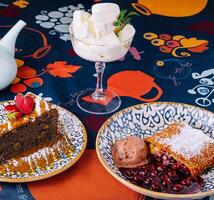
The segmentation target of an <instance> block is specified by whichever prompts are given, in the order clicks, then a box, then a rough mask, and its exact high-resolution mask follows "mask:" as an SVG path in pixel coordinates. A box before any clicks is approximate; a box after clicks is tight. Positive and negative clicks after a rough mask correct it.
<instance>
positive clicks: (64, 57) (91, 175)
mask: <svg viewBox="0 0 214 200" xmlns="http://www.w3.org/2000/svg"><path fill="white" fill-rule="evenodd" d="M96 2H98V1H96ZM96 2H92V1H89V0H79V1H77V0H73V1H69V0H60V1H57V0H52V1H47V0H1V1H0V37H2V36H4V34H5V33H6V32H7V31H8V30H9V28H10V27H11V26H12V25H14V24H15V22H17V21H18V20H19V19H22V20H24V21H26V22H27V26H26V27H25V28H24V29H23V30H22V32H21V33H20V35H19V36H18V39H17V43H16V49H15V51H16V59H17V64H18V74H17V77H16V79H15V80H14V82H13V84H11V85H10V86H9V87H8V88H7V89H5V90H3V91H0V101H4V100H9V99H13V98H14V96H15V94H16V93H18V92H23V93H25V92H28V91H31V92H33V93H35V94H38V95H40V96H42V97H44V98H45V99H46V100H49V101H52V102H53V103H55V104H58V105H60V106H62V107H65V108H67V109H68V110H70V111H72V112H73V113H74V114H75V115H77V116H78V117H79V119H80V120H81V121H82V122H83V123H84V125H85V127H86V129H87V133H88V146H87V150H86V152H85V154H84V155H83V157H82V158H81V159H80V161H79V162H78V163H77V164H76V165H74V166H73V167H72V168H70V169H69V170H67V171H66V172H64V173H62V174H60V175H57V176H55V177H53V178H50V179H47V180H43V181H38V182H34V183H28V184H10V183H0V199H2V200H29V199H38V200H48V199H51V200H58V199H62V200H69V199H78V200H85V199H93V200H95V199H102V200H105V199H106V200H110V199H117V200H119V199H121V200H122V199H123V200H125V199H130V200H131V199H132V200H148V199H152V198H149V197H145V196H143V195H139V194H137V193H135V192H133V191H131V190H129V189H128V188H126V187H125V186H123V185H121V184H120V183H118V182H117V181H116V180H115V179H114V178H113V177H111V175H109V174H108V173H107V172H106V171H105V170H104V168H103V167H102V166H101V164H100V163H99V161H98V159H97V157H96V153H95V150H94V148H95V138H96V134H97V131H98V130H99V127H100V126H101V125H102V123H103V122H104V121H105V120H106V119H107V118H108V117H110V116H111V115H112V114H109V115H99V116H96V115H91V114H87V113H85V112H82V111H81V110H80V109H79V108H78V107H77V105H76V102H75V101H76V97H77V96H78V94H80V93H81V92H82V91H83V90H84V89H86V88H88V87H90V88H93V87H94V86H95V82H96V77H95V69H94V63H92V62H88V61H86V60H83V59H81V58H80V57H78V56H77V55H76V54H75V52H74V51H73V49H72V46H71V42H70V35H69V31H68V27H69V24H70V23H71V21H72V15H73V11H74V10H76V9H84V10H86V11H90V7H91V5H92V4H94V3H96ZM103 2H104V1H103ZM105 2H108V1H105ZM111 2H113V1H111ZM114 2H116V3H118V4H119V5H120V7H121V9H127V10H129V11H137V12H138V13H139V15H140V16H139V17H133V20H132V24H133V25H134V27H135V28H136V35H135V38H134V41H133V43H132V45H131V48H130V49H129V52H128V54H127V55H126V56H125V57H124V58H121V59H120V60H118V61H116V62H113V63H108V64H107V67H106V70H105V74H104V83H105V87H106V88H110V87H111V85H112V84H115V83H114V81H116V82H117V85H118V88H116V89H115V92H117V93H118V94H119V95H120V96H121V99H122V105H121V107H120V109H123V108H126V107H128V106H131V105H134V104H138V103H143V102H151V101H175V102H183V103H188V104H193V105H196V106H200V107H202V108H206V109H208V110H210V111H212V112H213V111H214V58H213V57H214V47H213V42H214V37H213V35H214V14H213V9H214V1H212V0H209V1H207V0H191V1H190V0H189V1H186V0H165V1H161V0H138V2H137V0H120V1H114ZM113 75H114V77H116V79H114V81H112V79H111V77H112V76H113ZM1 76H3V75H2V74H0V78H1ZM107 80H108V84H107ZM205 199H207V200H208V199H212V197H207V198H205Z"/></svg>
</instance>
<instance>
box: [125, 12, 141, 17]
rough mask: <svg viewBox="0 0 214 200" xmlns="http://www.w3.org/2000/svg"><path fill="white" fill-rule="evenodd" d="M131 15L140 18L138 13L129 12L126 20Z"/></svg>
mask: <svg viewBox="0 0 214 200" xmlns="http://www.w3.org/2000/svg"><path fill="white" fill-rule="evenodd" d="M133 15H137V16H140V15H139V14H138V13H136V12H134V11H132V12H129V14H128V15H127V16H126V17H127V18H128V17H130V16H133Z"/></svg>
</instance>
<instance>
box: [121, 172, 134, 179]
mask: <svg viewBox="0 0 214 200" xmlns="http://www.w3.org/2000/svg"><path fill="white" fill-rule="evenodd" d="M123 175H124V176H125V177H126V178H128V179H130V178H132V177H133V175H132V173H131V172H130V171H128V170H127V171H125V170H124V172H123Z"/></svg>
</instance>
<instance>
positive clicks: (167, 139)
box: [145, 123, 214, 176]
mask: <svg viewBox="0 0 214 200" xmlns="http://www.w3.org/2000/svg"><path fill="white" fill-rule="evenodd" d="M145 142H146V143H148V144H149V147H150V153H151V154H157V153H167V154H169V155H171V156H172V157H173V158H174V159H175V160H176V161H179V162H180V163H181V164H183V165H185V166H186V167H187V168H188V169H189V170H190V173H191V174H192V175H193V176H197V175H200V174H202V173H203V171H204V170H206V169H208V168H211V167H213V166H214V140H213V139H212V138H210V137H209V136H207V135H206V134H204V133H203V132H202V130H199V129H194V128H192V127H191V126H189V125H187V124H181V123H173V124H171V125H169V126H168V127H167V128H165V129H164V130H162V131H160V132H158V133H156V134H154V135H152V136H150V137H148V138H145Z"/></svg>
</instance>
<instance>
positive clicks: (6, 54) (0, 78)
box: [0, 20, 26, 90]
mask: <svg viewBox="0 0 214 200" xmlns="http://www.w3.org/2000/svg"><path fill="white" fill-rule="evenodd" d="M25 25H26V23H25V22H24V21H22V20H20V21H18V22H17V23H16V24H15V25H14V26H13V27H12V28H11V29H10V30H9V31H8V33H7V34H6V35H5V36H4V37H3V38H2V39H1V41H0V90H2V89H4V88H6V87H7V86H8V85H10V83H12V82H13V80H14V79H15V77H16V74H17V64H16V60H15V57H14V54H15V43H16V38H17V36H18V34H19V32H20V31H21V30H22V29H23V27H24V26H25Z"/></svg>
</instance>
